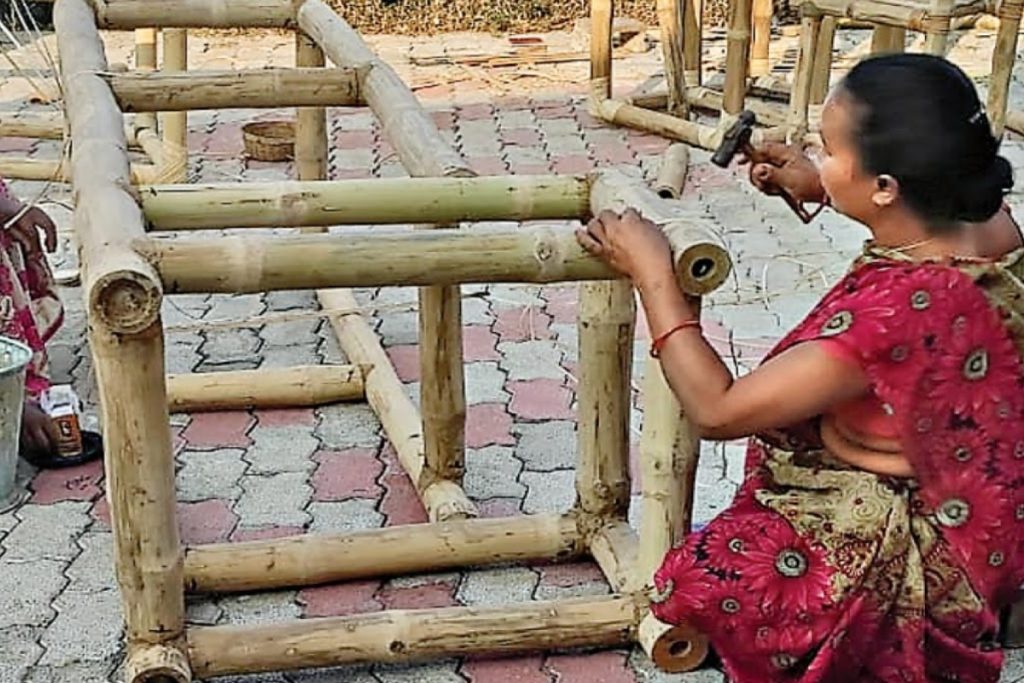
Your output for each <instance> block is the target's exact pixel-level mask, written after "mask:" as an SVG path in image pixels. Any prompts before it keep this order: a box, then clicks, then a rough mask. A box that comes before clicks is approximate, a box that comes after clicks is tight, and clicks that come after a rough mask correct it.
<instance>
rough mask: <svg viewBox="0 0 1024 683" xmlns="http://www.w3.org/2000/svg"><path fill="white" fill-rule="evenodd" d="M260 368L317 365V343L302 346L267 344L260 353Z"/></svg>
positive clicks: (318, 360) (318, 359)
mask: <svg viewBox="0 0 1024 683" xmlns="http://www.w3.org/2000/svg"><path fill="white" fill-rule="evenodd" d="M260 355H261V357H262V362H261V363H260V367H261V368H294V367H295V366H297V365H319V364H320V355H319V353H318V352H317V343H316V342H315V341H314V342H310V343H308V344H305V345H304V346H267V347H264V349H263V351H262V353H261V354H260Z"/></svg>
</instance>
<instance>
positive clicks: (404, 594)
mask: <svg viewBox="0 0 1024 683" xmlns="http://www.w3.org/2000/svg"><path fill="white" fill-rule="evenodd" d="M377 599H378V600H379V601H380V602H381V604H383V605H384V609H432V608H436V607H454V606H456V605H458V604H459V603H458V601H457V600H456V599H455V585H454V584H451V583H448V582H446V581H438V582H436V583H425V584H423V585H420V586H404V587H401V588H396V587H386V588H384V589H382V590H381V591H380V592H379V593H378V594H377Z"/></svg>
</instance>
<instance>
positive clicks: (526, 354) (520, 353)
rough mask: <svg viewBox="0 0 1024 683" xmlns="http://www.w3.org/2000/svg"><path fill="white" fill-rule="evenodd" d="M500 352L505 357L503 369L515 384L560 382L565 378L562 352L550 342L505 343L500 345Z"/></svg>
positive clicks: (502, 363)
mask: <svg viewBox="0 0 1024 683" xmlns="http://www.w3.org/2000/svg"><path fill="white" fill-rule="evenodd" d="M498 352H499V353H501V355H502V356H504V358H503V359H502V361H501V368H502V369H503V370H505V372H507V373H508V378H509V380H511V381H513V382H523V381H528V380H536V379H549V380H554V381H560V380H561V379H563V378H564V377H565V372H564V371H563V370H562V367H561V362H562V352H561V350H560V349H559V348H558V347H557V346H554V345H552V344H550V343H548V342H545V341H542V340H535V341H524V342H503V343H501V344H498Z"/></svg>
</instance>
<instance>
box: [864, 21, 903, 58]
mask: <svg viewBox="0 0 1024 683" xmlns="http://www.w3.org/2000/svg"><path fill="white" fill-rule="evenodd" d="M906 46H907V29H905V28H902V27H898V26H876V27H875V28H874V30H873V31H872V32H871V54H873V55H884V54H892V53H897V52H903V51H904V50H905V49H906Z"/></svg>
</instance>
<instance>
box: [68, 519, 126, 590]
mask: <svg viewBox="0 0 1024 683" xmlns="http://www.w3.org/2000/svg"><path fill="white" fill-rule="evenodd" d="M78 545H79V547H81V549H82V552H81V553H79V555H78V557H76V558H75V559H74V560H73V561H72V562H71V565H70V566H69V567H68V569H67V571H66V575H67V577H68V579H70V583H69V584H68V588H67V589H68V591H74V592H77V593H98V592H101V591H109V590H114V589H116V588H117V580H116V579H115V577H114V538H113V536H112V535H111V534H110V533H109V532H106V531H88V532H86V533H85V534H83V535H82V536H81V538H79V539H78Z"/></svg>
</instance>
